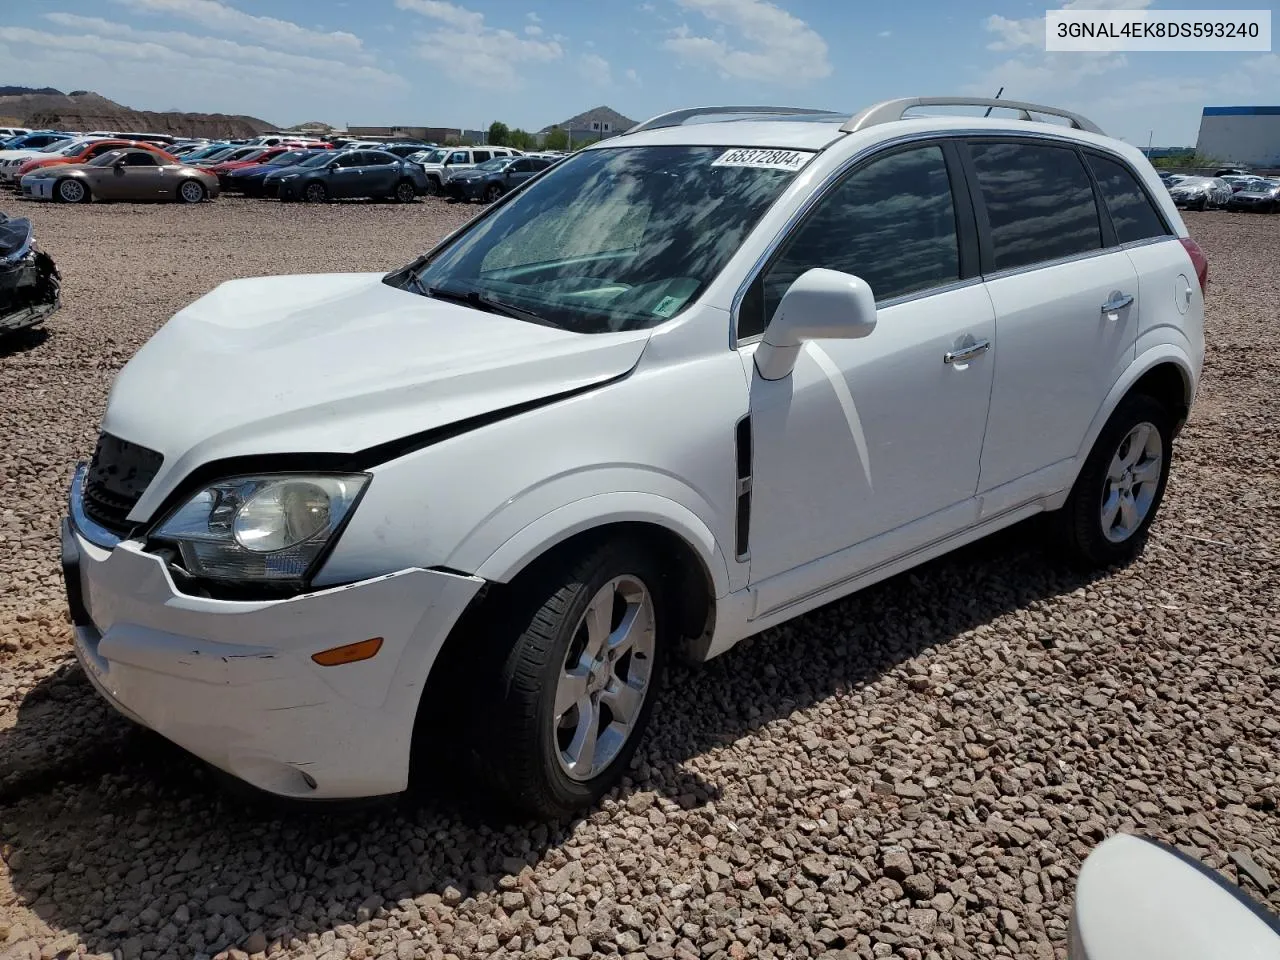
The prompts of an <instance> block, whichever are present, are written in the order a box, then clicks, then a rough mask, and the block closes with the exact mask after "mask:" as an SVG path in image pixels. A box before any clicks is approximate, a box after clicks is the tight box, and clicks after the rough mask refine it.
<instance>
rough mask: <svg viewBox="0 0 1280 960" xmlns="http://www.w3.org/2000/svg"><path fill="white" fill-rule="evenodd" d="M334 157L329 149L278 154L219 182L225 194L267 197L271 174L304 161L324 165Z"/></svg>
mask: <svg viewBox="0 0 1280 960" xmlns="http://www.w3.org/2000/svg"><path fill="white" fill-rule="evenodd" d="M333 156H335V154H334V151H332V150H330V149H328V148H327V147H321V148H308V149H305V150H286V151H285V152H284V153H281V154H277V155H276V156H274V157H272V158H271V159H270V160H267V161H265V162H263V163H251V164H248V165H246V166H242V167H240V169H238V170H232V171H231V172H230V173H228V174H227V175H226V176H225V177H222V176H220V177H218V182H219V184H220V185H221V187H222V191H223V192H224V193H241V194H244V195H245V196H246V197H261V196H265V195H266V191H265V190H264V185H265V183H266V180H267V177H269V176H270V175H271V174H273V173H278V172H279V171H280V170H283V169H284V168H285V167H292V166H296V165H297V164H299V163H302V162H303V161H304V160H310V159H312V158H318V159H317V162H319V163H323V162H324V158H325V157H330V158H332V157H333Z"/></svg>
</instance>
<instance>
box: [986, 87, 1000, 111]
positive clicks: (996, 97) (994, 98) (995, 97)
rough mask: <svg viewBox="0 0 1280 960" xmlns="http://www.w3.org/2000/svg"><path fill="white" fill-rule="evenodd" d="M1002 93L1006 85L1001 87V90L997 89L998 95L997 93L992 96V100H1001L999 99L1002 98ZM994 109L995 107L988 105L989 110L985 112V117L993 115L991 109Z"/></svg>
mask: <svg viewBox="0 0 1280 960" xmlns="http://www.w3.org/2000/svg"><path fill="white" fill-rule="evenodd" d="M1002 93H1004V87H1001V88H1000V89H999V90H997V91H996V95H995V96H994V97H992V98H991V99H992V100H999V99H1000V94H1002ZM993 109H994V108H993V107H987V112H986V113H984V114H983V116H984V117H989V116H991V111H992V110H993Z"/></svg>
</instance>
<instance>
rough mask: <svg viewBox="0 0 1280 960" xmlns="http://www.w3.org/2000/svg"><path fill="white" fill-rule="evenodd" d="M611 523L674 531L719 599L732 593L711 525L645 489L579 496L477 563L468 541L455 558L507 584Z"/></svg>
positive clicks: (473, 540)
mask: <svg viewBox="0 0 1280 960" xmlns="http://www.w3.org/2000/svg"><path fill="white" fill-rule="evenodd" d="M611 523H649V524H653V525H654V526H658V527H662V528H663V529H665V530H668V531H670V532H671V533H674V534H675V535H676V536H678V537H680V539H682V540H683V541H684V542H685V543H686V544H688V545H689V546H690V547H691V548H692V549H693V550H694V552H695V553H697V554H698V556H699V557H700V558H701V560H702V563H703V565H704V566H705V567H706V570H707V572H708V574H709V575H710V576H711V581H712V586H713V588H714V592H715V595H716V597H723V596H725V595H726V594H728V592H729V570H728V565H727V563H726V562H725V558H724V552H723V551H722V550H721V549H720V545H719V544H718V543H717V542H716V538H715V535H714V534H712V532H711V529H710V528H709V527H708V526H707V524H706V523H704V522H703V521H702V519H701V518H700V517H698V515H697V514H695V513H694V512H693V511H692V510H690V509H689V508H688V507H686V506H684V505H683V504H680V503H677V502H676V501H675V500H672V499H670V498H668V497H664V496H660V495H658V494H654V493H645V492H641V491H619V492H614V493H599V494H595V495H593V496H588V497H583V498H582V499H580V500H575V501H574V502H572V503H568V504H565V505H564V506H562V507H559V508H557V509H555V510H552V511H551V512H549V513H545V514H543V515H542V516H540V517H538V519H536V520H534V521H533V522H531V523H529V524H527V525H525V526H524V527H522V528H521V529H520V530H519V531H517V532H516V533H515V534H514V535H512V536H511V537H509V538H508V539H506V540H505V541H504V542H503V543H502V544H501V546H499V547H498V548H497V549H496V550H493V551H492V552H491V553H489V554H488V556H487V557H485V558H484V559H483V560H481V561H480V562H479V564H478V565H477V566H475V567H472V565H471V564H470V563H468V562H467V553H468V549H467V545H465V544H464V545H463V547H462V548H461V549H460V550H459V555H458V559H457V560H456V561H454V562H455V564H456V565H458V566H459V567H460V568H461V569H474V572H475V575H476V576H478V577H481V578H483V579H485V580H495V581H498V582H506V581H508V580H510V579H511V578H512V577H514V576H515V575H516V574H518V573H519V572H520V571H521V570H523V569H524V568H525V567H527V566H528V565H529V564H530V563H531V562H533V561H534V560H536V559H537V558H538V557H539V556H541V555H542V554H544V553H545V552H546V551H548V550H550V549H551V548H552V547H554V546H556V545H557V544H559V543H563V542H564V541H566V540H568V539H569V538H570V537H573V536H576V535H577V534H579V533H585V532H586V531H588V530H592V529H595V528H597V527H602V526H606V525H608V524H611ZM484 532H485V531H478V533H481V534H482V536H481V537H480V538H476V537H473V538H470V539H469V543H471V544H475V543H477V542H478V540H483V539H487V538H485V537H484V536H483V533H484ZM472 549H474V548H472Z"/></svg>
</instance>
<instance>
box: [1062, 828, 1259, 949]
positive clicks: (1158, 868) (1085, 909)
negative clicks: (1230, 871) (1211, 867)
mask: <svg viewBox="0 0 1280 960" xmlns="http://www.w3.org/2000/svg"><path fill="white" fill-rule="evenodd" d="M1223 882H1224V883H1225V882H1226V881H1225V879H1224V881H1223ZM1242 893H1243V891H1242ZM1265 911H1266V907H1264V906H1261V905H1259V907H1258V908H1257V911H1254V910H1252V909H1250V907H1249V906H1248V905H1246V904H1245V903H1242V902H1241V901H1240V899H1238V898H1237V896H1236V895H1235V894H1234V893H1233V892H1232V891H1231V890H1229V889H1226V888H1225V887H1224V886H1223V885H1222V884H1220V883H1218V882H1216V881H1215V879H1214V878H1213V877H1210V876H1207V875H1206V874H1205V873H1203V872H1201V871H1200V870H1198V869H1196V867H1195V866H1193V865H1191V864H1189V863H1187V862H1185V861H1184V860H1182V859H1180V858H1179V857H1176V856H1174V855H1173V854H1172V853H1170V852H1169V851H1168V850H1165V849H1164V848H1162V847H1159V846H1156V845H1155V844H1153V843H1149V842H1148V841H1146V840H1143V839H1141V838H1140V837H1134V836H1130V835H1128V834H1123V833H1121V834H1116V835H1114V836H1112V837H1109V838H1108V839H1106V840H1104V841H1103V842H1102V843H1101V844H1099V845H1098V846H1097V847H1096V848H1095V849H1094V851H1093V852H1092V853H1090V854H1089V856H1088V857H1087V858H1086V859H1085V862H1084V865H1083V866H1082V867H1081V868H1080V878H1079V880H1078V881H1077V883H1076V901H1075V905H1074V909H1073V912H1072V916H1071V937H1070V947H1069V954H1068V956H1069V958H1070V960H1277V958H1280V933H1277V932H1276V929H1274V928H1273V927H1272V926H1269V925H1268V924H1267V922H1266V921H1264V920H1263V919H1262V916H1261V915H1262V914H1264V913H1265Z"/></svg>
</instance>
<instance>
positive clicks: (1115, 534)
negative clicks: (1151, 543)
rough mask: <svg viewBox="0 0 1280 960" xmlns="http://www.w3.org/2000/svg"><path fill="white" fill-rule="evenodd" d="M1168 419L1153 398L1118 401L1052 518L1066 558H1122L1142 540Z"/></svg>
mask: <svg viewBox="0 0 1280 960" xmlns="http://www.w3.org/2000/svg"><path fill="white" fill-rule="evenodd" d="M1172 457H1173V418H1172V416H1171V414H1170V413H1169V410H1168V409H1167V408H1166V407H1165V406H1164V404H1162V403H1160V402H1159V401H1158V400H1156V399H1154V398H1153V397H1149V396H1147V395H1146V394H1142V393H1134V394H1130V395H1129V396H1127V397H1125V398H1124V399H1123V400H1122V401H1120V405H1119V406H1118V407H1116V410H1115V412H1114V413H1113V414H1112V415H1111V419H1110V420H1108V421H1107V424H1106V426H1105V427H1103V428H1102V432H1101V433H1100V434H1099V435H1098V439H1097V441H1096V442H1095V443H1094V445H1093V450H1091V451H1090V453H1089V456H1088V459H1086V460H1085V464H1084V467H1083V469H1082V470H1081V471H1080V475H1079V477H1077V478H1076V483H1075V486H1073V487H1072V488H1071V494H1070V496H1069V497H1068V498H1067V502H1066V503H1065V504H1064V505H1063V507H1062V509H1061V510H1059V511H1058V513H1057V515H1056V517H1055V518H1054V519H1055V520H1056V522H1057V532H1058V535H1059V540H1060V541H1061V544H1062V546H1063V548H1064V549H1065V551H1066V554H1067V555H1068V557H1069V558H1070V559H1071V560H1073V561H1075V562H1076V563H1078V564H1080V565H1082V566H1089V567H1109V566H1113V565H1116V564H1121V563H1127V562H1128V561H1130V560H1132V559H1133V558H1134V557H1136V556H1137V555H1138V554H1139V553H1140V552H1141V551H1142V548H1143V546H1144V545H1145V543H1146V539H1147V533H1148V531H1149V530H1150V528H1151V524H1152V523H1153V522H1154V520H1155V518H1156V513H1157V511H1159V509H1160V502H1161V501H1162V500H1163V499H1164V490H1165V484H1166V483H1167V482H1168V478H1169V465H1170V463H1171V462H1172Z"/></svg>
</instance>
